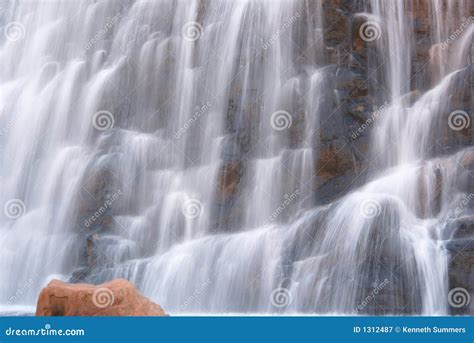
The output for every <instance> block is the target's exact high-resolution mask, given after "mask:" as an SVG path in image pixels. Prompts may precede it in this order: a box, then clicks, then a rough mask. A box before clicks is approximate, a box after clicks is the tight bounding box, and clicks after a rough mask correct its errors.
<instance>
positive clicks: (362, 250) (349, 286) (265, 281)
mask: <svg viewBox="0 0 474 343" xmlns="http://www.w3.org/2000/svg"><path fill="white" fill-rule="evenodd" d="M387 3H388V2H379V1H375V0H374V1H372V15H373V16H374V18H377V20H378V22H380V24H381V28H382V35H381V37H380V39H379V40H377V42H375V44H374V46H373V49H374V51H375V53H376V54H377V56H378V57H377V58H378V59H384V61H385V64H384V65H383V67H382V68H381V70H382V72H381V75H382V76H381V78H380V80H379V82H380V85H381V86H383V87H384V92H383V93H385V94H383V95H382V97H383V99H381V100H382V101H381V102H380V103H383V102H384V101H386V102H387V103H388V104H389V105H388V109H387V110H386V111H384V113H383V115H382V116H381V118H380V120H379V121H377V123H376V125H377V126H376V128H375V130H374V134H373V137H372V139H371V144H370V146H371V150H372V151H371V156H372V157H377V165H374V166H373V168H372V169H371V171H370V178H369V180H368V181H367V182H366V184H365V185H363V186H361V187H360V188H358V189H356V190H354V191H353V192H351V193H350V194H347V195H346V196H344V197H343V198H341V199H339V200H338V201H337V202H334V203H332V204H330V205H327V206H322V207H321V206H320V207H317V206H316V203H317V201H318V194H317V193H316V194H315V192H314V191H313V188H314V185H315V183H316V182H317V176H316V175H315V161H316V160H317V157H318V155H319V149H320V146H319V128H320V124H321V119H320V118H321V115H322V114H323V113H324V111H327V110H328V108H327V107H328V103H329V104H331V106H332V97H333V94H334V91H333V90H332V89H330V88H328V87H327V85H328V84H330V81H331V80H330V79H331V74H330V69H328V67H327V65H326V64H327V63H326V62H325V59H324V56H323V53H322V50H323V36H322V25H323V13H322V5H321V3H320V2H319V1H312V2H305V1H298V0H294V1H273V2H271V1H263V0H254V1H217V0H213V1H209V2H207V1H206V2H200V1H184V0H183V1H160V0H157V1H101V2H93V1H72V0H71V1H59V0H58V1H27V0H23V1H18V2H6V3H3V4H2V5H1V6H2V8H1V9H2V17H1V22H0V24H1V26H3V27H4V31H5V25H6V24H7V23H10V22H18V23H21V26H20V29H21V30H24V31H23V32H21V36H22V37H21V39H18V40H14V41H12V40H11V39H10V40H9V39H6V36H5V34H4V35H2V37H1V45H0V65H1V66H2V68H1V71H0V111H1V116H2V117H1V125H2V128H3V131H2V132H3V133H4V134H2V135H1V136H0V147H1V150H2V155H1V159H2V161H1V164H0V204H2V205H3V204H5V203H6V202H7V201H8V200H10V199H20V200H21V201H22V202H23V203H24V205H25V211H24V213H23V215H22V216H20V217H19V218H16V219H12V218H8V217H5V216H3V217H1V219H0V230H1V236H0V247H1V250H0V276H1V280H2V282H1V283H0V297H1V298H0V304H1V305H2V308H3V307H4V308H5V309H9V308H17V307H18V306H20V305H26V306H31V305H34V303H35V301H36V297H37V294H38V292H39V290H40V289H41V287H43V286H44V285H45V284H46V283H47V282H48V280H50V279H52V278H61V279H63V280H69V279H70V278H71V276H72V273H73V272H74V271H77V270H78V269H81V268H82V270H83V271H85V272H86V274H87V276H86V277H85V278H84V281H87V282H94V283H99V282H103V281H106V280H109V279H112V278H117V277H124V278H127V279H129V280H130V281H132V282H133V283H135V284H136V285H137V286H138V287H139V288H140V290H141V291H142V292H143V293H144V294H145V295H146V296H149V297H150V298H152V299H153V300H154V301H156V302H157V303H159V304H161V305H162V306H163V307H164V308H165V309H166V310H167V312H170V313H172V314H179V313H195V312H198V313H206V314H213V313H281V312H286V313H318V314H335V313H336V314H352V313H354V309H355V308H356V306H357V305H359V304H360V303H361V302H362V301H363V299H364V298H366V296H367V295H369V293H370V292H371V291H372V290H373V289H374V287H375V286H374V285H378V284H380V283H381V282H383V281H384V280H388V283H387V285H386V286H384V288H383V290H382V291H381V292H380V295H379V298H378V301H377V303H378V306H379V307H378V308H377V309H376V310H369V312H370V311H377V313H380V312H382V313H395V314H398V313H422V314H428V315H433V314H445V313H447V299H446V294H447V292H448V283H447V282H448V281H447V254H446V252H445V250H444V243H443V240H442V239H443V237H444V232H443V229H444V224H443V218H444V216H445V214H446V212H447V211H448V210H449V208H450V206H451V205H452V203H453V201H454V200H455V199H458V198H459V197H460V196H461V194H460V193H454V192H452V188H453V187H452V184H453V182H454V180H455V178H456V177H457V176H456V175H457V174H456V167H455V165H454V166H453V165H452V164H449V163H445V161H444V160H443V159H440V160H438V159H433V158H431V156H432V154H431V148H432V139H433V137H437V135H438V134H439V130H438V127H437V126H436V123H437V122H438V118H439V117H440V116H441V115H442V113H444V112H446V111H447V109H448V97H447V94H449V93H450V92H452V91H453V87H454V85H453V84H454V83H455V81H456V78H457V77H458V75H459V74H460V73H462V72H463V69H464V68H466V66H467V55H468V54H469V52H470V50H469V48H466V47H467V46H468V45H469V44H470V40H469V39H468V38H467V39H466V36H472V27H471V29H469V30H466V32H464V34H463V36H461V37H460V38H459V40H458V41H456V42H455V43H453V44H452V48H451V50H450V51H452V53H451V55H450V57H449V58H450V63H447V64H446V65H447V67H443V68H441V70H439V71H438V75H439V80H436V82H433V84H432V85H431V86H430V87H429V89H426V90H424V91H423V92H422V95H421V96H420V97H419V98H418V100H416V101H415V102H414V103H412V104H407V103H406V102H405V101H403V96H404V95H406V94H407V93H408V92H410V90H412V88H411V86H410V68H411V64H410V63H411V54H412V51H411V49H412V48H413V44H412V41H413V24H412V22H411V21H410V20H409V18H408V17H407V16H406V13H405V10H406V9H405V7H406V6H407V5H408V4H409V2H408V1H393V2H390V6H385V5H384V4H387ZM467 3H468V2H466V3H465V4H464V3H462V2H459V6H458V7H457V8H454V9H453V8H451V9H450V10H451V11H454V12H455V11H458V12H459V13H462V12H463V11H465V13H468V11H467V10H466V9H467V8H468V6H467ZM433 4H436V3H433ZM454 12H453V13H454ZM308 14H311V16H309V15H308ZM431 20H432V22H433V24H434V25H433V30H435V31H436V32H435V33H433V40H434V41H433V42H432V43H433V44H434V43H439V42H442V41H443V39H446V37H447V35H448V34H449V33H450V32H451V30H452V27H449V26H448V25H447V24H446V23H445V22H444V19H443V18H441V17H440V18H438V17H435V18H431ZM192 21H198V22H199V23H200V24H201V25H202V28H203V31H202V34H201V36H200V38H199V39H197V40H195V41H192V40H191V39H184V38H185V37H184V36H183V27H186V23H189V22H192ZM285 22H289V23H290V24H289V25H284V24H285ZM107 23H110V25H108V26H107V25H106V24H107ZM105 28H106V29H105ZM101 30H102V32H103V31H106V32H105V33H102V34H100V37H99V39H98V41H97V42H95V41H94V40H93V38H94V36H96V35H97V34H98V33H100V32H101ZM277 33H278V34H277ZM275 34H277V36H276V39H274V41H271V40H270V39H271V37H272V36H273V35H275ZM328 99H329V100H328ZM278 110H283V111H287V112H289V113H290V114H291V119H292V126H291V128H290V129H285V130H281V131H278V130H275V129H274V128H272V126H271V125H270V122H271V115H272V113H274V112H275V111H278ZM98 111H109V112H110V113H112V115H113V119H114V125H113V127H112V128H109V129H106V130H103V131H101V130H98V129H97V128H96V127H94V125H93V120H94V114H95V113H97V112H98ZM295 135H297V136H298V137H297V139H296V140H295V139H294V136H295ZM295 141H296V142H297V143H296V144H294V142H295ZM394 142H396V143H395V144H394ZM453 158H454V159H456V158H457V157H456V156H455V157H453ZM229 163H237V165H238V166H239V167H238V168H237V169H238V170H239V173H241V180H240V183H239V185H238V187H239V188H240V189H241V194H240V196H239V197H238V198H237V199H236V200H235V202H234V203H232V204H229V203H228V202H226V199H223V195H222V194H221V193H220V192H218V191H217V190H216V188H217V185H218V184H219V181H218V180H220V178H221V176H220V174H221V168H222V167H223V166H224V165H228V164H229ZM439 173H441V175H442V176H443V177H442V186H441V187H442V188H443V190H445V191H443V192H442V194H443V197H442V199H441V204H440V206H439V208H435V206H434V205H432V203H433V202H432V201H431V199H432V198H433V196H434V193H435V189H436V188H437V187H439V184H438V181H437V180H438V175H439ZM420 194H425V195H426V197H427V199H429V200H427V201H425V203H426V204H424V205H420ZM224 198H225V196H224ZM108 199H109V201H111V202H112V204H111V205H110V206H109V205H107V207H108V209H107V211H106V212H107V213H106V214H103V215H101V216H99V217H100V218H99V219H98V220H96V221H94V222H93V223H92V225H85V224H84V223H85V221H86V220H87V219H88V218H90V216H91V215H93V214H94V212H95V211H96V210H98V209H99V207H100V206H103V205H104V204H105V203H106V202H107V200H108ZM111 199H112V200H111ZM190 201H191V203H192V205H195V206H191V208H188V207H187V206H188V205H189V203H190ZM285 201H286V202H287V203H288V204H286V203H285ZM283 204H285V206H284V207H285V209H284V211H283V212H282V214H280V215H278V216H277V217H276V218H274V217H273V213H274V212H275V211H276V210H277V209H278V208H279V207H281V206H283ZM183 206H184V208H185V210H184V212H186V210H190V211H191V212H192V210H197V211H198V212H199V213H198V214H200V215H199V216H197V217H195V218H192V217H194V216H193V215H188V216H185V215H183ZM420 206H421V207H422V208H420ZM229 208H230V209H231V211H232V212H231V213H232V216H231V217H232V219H231V220H229V219H228V217H229V211H230V210H229ZM373 210H375V211H376V212H377V215H372V211H373ZM364 214H365V215H364ZM90 246H93V247H94V248H93V253H90V251H91V250H89V255H88V254H87V253H86V251H87V247H90ZM279 287H280V288H284V289H286V291H285V293H284V296H289V297H291V301H290V302H289V304H288V305H287V306H285V307H282V308H278V307H275V306H274V305H273V304H272V301H271V299H272V291H273V290H274V289H276V288H279ZM18 290H24V291H22V292H21V294H20V295H18V292H19V291H18ZM400 294H402V295H403V296H400ZM402 299H403V301H402ZM15 306H17V307H15ZM373 307H376V304H374V303H372V304H370V306H369V307H368V309H372V308H373Z"/></svg>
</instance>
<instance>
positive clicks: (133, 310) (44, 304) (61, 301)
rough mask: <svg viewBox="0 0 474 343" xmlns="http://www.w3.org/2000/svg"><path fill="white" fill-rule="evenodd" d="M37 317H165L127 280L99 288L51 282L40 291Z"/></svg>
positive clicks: (106, 284)
mask: <svg viewBox="0 0 474 343" xmlns="http://www.w3.org/2000/svg"><path fill="white" fill-rule="evenodd" d="M36 315H37V316H165V315H166V313H165V311H164V310H163V309H162V308H161V307H160V306H159V305H157V304H155V303H153V302H152V301H150V300H148V299H147V298H145V297H144V296H142V295H141V294H140V293H138V291H137V290H136V288H135V287H134V286H133V285H132V284H131V283H130V282H128V281H127V280H124V279H116V280H113V281H110V282H107V283H103V284H101V285H97V286H95V285H88V284H69V283H65V282H62V281H59V280H53V281H51V282H50V283H49V284H48V285H47V286H46V287H45V288H43V290H42V291H41V293H40V295H39V298H38V304H37V306H36Z"/></svg>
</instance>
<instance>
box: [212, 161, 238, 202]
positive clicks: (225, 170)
mask: <svg viewBox="0 0 474 343" xmlns="http://www.w3.org/2000/svg"><path fill="white" fill-rule="evenodd" d="M240 173H241V165H240V163H239V162H232V163H229V164H227V165H225V166H223V167H222V168H221V170H220V172H219V180H218V186H217V190H218V194H217V195H218V198H219V199H220V200H221V201H226V200H228V199H230V198H231V197H232V196H233V195H234V194H235V193H236V191H237V188H238V185H239V183H240Z"/></svg>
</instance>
